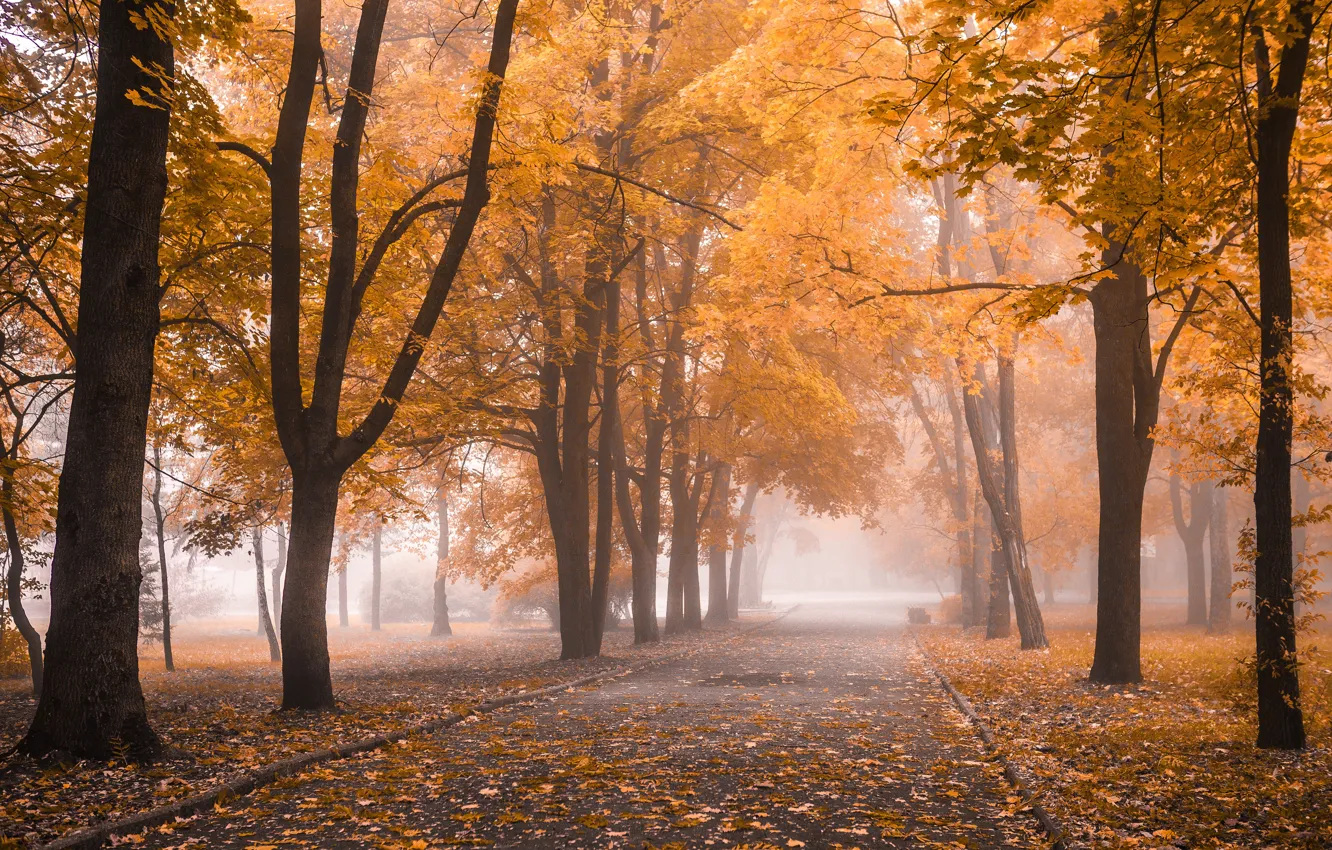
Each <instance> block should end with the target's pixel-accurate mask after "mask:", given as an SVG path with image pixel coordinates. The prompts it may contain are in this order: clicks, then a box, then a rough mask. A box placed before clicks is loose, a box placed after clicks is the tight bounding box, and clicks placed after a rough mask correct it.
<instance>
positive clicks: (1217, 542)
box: [1207, 487, 1235, 634]
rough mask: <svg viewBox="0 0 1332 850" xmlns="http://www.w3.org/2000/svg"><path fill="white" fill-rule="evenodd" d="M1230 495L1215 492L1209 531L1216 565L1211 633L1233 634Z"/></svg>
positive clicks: (1220, 490) (1221, 490)
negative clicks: (1231, 617) (1231, 612)
mask: <svg viewBox="0 0 1332 850" xmlns="http://www.w3.org/2000/svg"><path fill="white" fill-rule="evenodd" d="M1229 501H1230V491H1228V490H1227V489H1225V488H1224V487H1215V488H1214V489H1213V491H1212V519H1211V522H1210V523H1209V527H1208V529H1207V538H1208V544H1209V546H1208V549H1209V552H1208V555H1209V557H1210V559H1211V562H1212V606H1211V610H1210V611H1209V612H1208V616H1207V631H1209V632H1211V633H1213V634H1224V633H1226V632H1228V631H1230V609H1231V608H1232V607H1233V605H1232V604H1231V601H1230V592H1231V588H1232V587H1233V585H1234V582H1235V575H1234V566H1233V564H1232V562H1231V558H1230V536H1229V535H1230V528H1229V517H1228V513H1229V511H1228V510H1227V507H1228V503H1229Z"/></svg>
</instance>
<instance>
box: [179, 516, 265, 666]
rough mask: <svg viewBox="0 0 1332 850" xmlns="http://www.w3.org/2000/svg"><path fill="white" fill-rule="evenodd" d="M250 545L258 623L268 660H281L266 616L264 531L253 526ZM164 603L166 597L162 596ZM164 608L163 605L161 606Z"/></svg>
mask: <svg viewBox="0 0 1332 850" xmlns="http://www.w3.org/2000/svg"><path fill="white" fill-rule="evenodd" d="M250 544H251V545H252V546H253V547H254V579H255V585H256V586H257V587H258V589H259V622H260V623H261V624H262V625H263V633H264V636H265V637H267V638H268V660H269V661H273V662H277V661H281V660H282V648H281V647H280V646H279V645H278V636H277V630H276V629H274V628H273V618H272V617H270V616H269V615H268V592H267V591H266V590H265V589H264V585H265V581H266V580H267V576H265V575H264V530H263V529H262V528H260V527H259V526H257V525H256V526H255V527H254V528H253V529H252V530H251V531H250ZM162 598H163V600H164V601H165V599H166V595H165V594H163V597H162ZM162 607H163V609H165V608H166V606H165V604H164V605H163V606H162Z"/></svg>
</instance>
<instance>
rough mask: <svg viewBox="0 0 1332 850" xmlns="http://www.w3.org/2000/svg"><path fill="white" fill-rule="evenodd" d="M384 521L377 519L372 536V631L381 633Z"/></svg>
mask: <svg viewBox="0 0 1332 850" xmlns="http://www.w3.org/2000/svg"><path fill="white" fill-rule="evenodd" d="M383 547H384V521H383V519H382V518H381V517H376V518H375V530H374V532H372V533H371V535H370V631H372V632H377V631H379V626H380V620H379V599H380V592H381V591H382V590H383V587H384V551H383Z"/></svg>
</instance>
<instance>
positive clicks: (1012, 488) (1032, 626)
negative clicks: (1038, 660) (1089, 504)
mask: <svg viewBox="0 0 1332 850" xmlns="http://www.w3.org/2000/svg"><path fill="white" fill-rule="evenodd" d="M1013 346H1014V348H1016V347H1017V334H1016V333H1015V334H1013ZM998 372H999V442H1000V445H1001V447H1002V449H1003V452H1002V454H1003V464H1004V506H1005V508H1006V509H1007V516H1006V517H1003V518H1002V519H1001V520H1000V528H1001V537H1003V540H1004V551H1005V560H1006V561H1007V562H1008V578H1009V583H1010V584H1011V585H1012V589H1013V613H1014V614H1015V615H1016V617H1017V625H1018V632H1019V634H1021V635H1022V648H1023V649H1044V648H1045V647H1047V646H1049V645H1050V641H1049V639H1048V638H1047V637H1046V636H1045V620H1044V618H1043V617H1042V616H1041V606H1040V602H1039V601H1037V599H1036V586H1035V583H1034V582H1033V581H1032V579H1031V566H1030V564H1029V563H1028V561H1027V538H1026V535H1025V534H1024V532H1023V530H1022V500H1021V496H1020V492H1021V486H1020V479H1019V477H1018V471H1019V467H1018V450H1017V386H1016V368H1015V365H1014V362H1013V357H1012V355H1008V356H1005V355H1002V354H1001V355H1000V356H999V369H998ZM981 489H982V491H983V490H984V487H983V486H982V488H981ZM1010 524H1011V526H1012V527H1011V528H1008V526H1009V525H1010Z"/></svg>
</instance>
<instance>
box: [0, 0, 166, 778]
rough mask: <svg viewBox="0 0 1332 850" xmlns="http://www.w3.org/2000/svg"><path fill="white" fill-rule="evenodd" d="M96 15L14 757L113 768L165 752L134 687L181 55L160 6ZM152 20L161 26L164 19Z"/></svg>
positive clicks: (124, 6) (109, 8) (112, 8)
mask: <svg viewBox="0 0 1332 850" xmlns="http://www.w3.org/2000/svg"><path fill="white" fill-rule="evenodd" d="M138 5H139V4H137V3H135V2H131V0H112V2H108V3H104V4H102V6H101V11H100V16H99V30H98V69H97V108H96V117H95V118H94V121H93V131H92V143H91V146H90V148H89V163H88V195H87V213H86V216H85V219H84V227H83V254H82V270H81V277H80V286H79V311H78V313H79V323H78V330H77V333H76V336H75V350H76V353H77V354H76V356H77V358H78V376H77V378H76V379H75V386H74V392H73V399H72V402H71V404H70V413H69V431H68V436H67V444H66V449H65V461H64V466H63V468H62V469H61V473H60V486H59V497H58V502H59V503H58V507H57V513H56V546H55V553H54V556H53V559H52V580H51V625H50V628H49V629H48V632H47V644H46V646H47V650H46V671H45V678H44V681H43V687H42V693H41V697H40V698H39V700H38V704H37V712H36V714H35V715H34V717H33V721H32V725H31V727H30V728H29V730H28V733H27V735H26V736H25V737H24V739H23V741H22V742H21V743H20V745H19V748H20V749H21V750H22V751H23V752H26V753H29V754H31V755H41V754H43V753H46V752H49V751H50V750H53V749H62V750H66V751H68V752H70V753H73V754H75V755H79V756H89V757H92V758H103V759H104V758H109V757H110V756H111V755H112V753H113V748H114V747H115V746H116V745H117V742H120V743H121V744H123V746H125V747H127V748H128V749H129V751H130V752H132V753H133V754H134V755H136V756H138V757H140V758H152V757H154V756H156V755H157V754H158V753H159V752H160V751H161V741H160V740H159V738H158V737H157V734H156V733H155V732H154V731H153V729H152V727H151V725H150V724H149V722H148V715H147V710H146V708H145V706H144V702H143V692H142V690H141V689H140V687H139V669H138V653H137V644H138V630H139V629H138V625H139V624H138V595H139V582H140V581H141V580H142V575H141V573H140V567H139V535H140V532H141V527H140V524H139V518H138V516H137V512H136V511H135V510H133V506H135V505H138V504H139V499H140V493H141V488H142V485H143V466H144V464H143V457H144V454H145V449H146V446H147V427H148V405H149V401H150V399H151V394H152V378H153V348H154V344H155V342H156V339H157V332H158V322H159V321H160V314H159V303H158V301H159V298H160V297H161V293H160V292H159V290H158V276H159V271H158V259H157V250H158V237H159V232H160V228H161V216H162V206H163V202H164V199H165V196H166V189H167V171H166V155H167V137H168V132H169V123H170V118H171V104H172V83H173V79H174V68H175V56H174V52H173V49H172V44H171V36H170V33H169V27H170V24H169V23H168V22H169V21H170V20H171V18H172V16H173V15H174V11H175V9H174V6H164V7H156V8H154V10H153V15H152V16H151V17H149V18H147V19H146V20H148V21H151V23H149V24H148V25H144V23H143V21H144V20H145V18H144V17H143V13H142V12H141V11H139V10H138V9H137V8H136V7H137V6H138ZM159 16H160V17H159Z"/></svg>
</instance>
